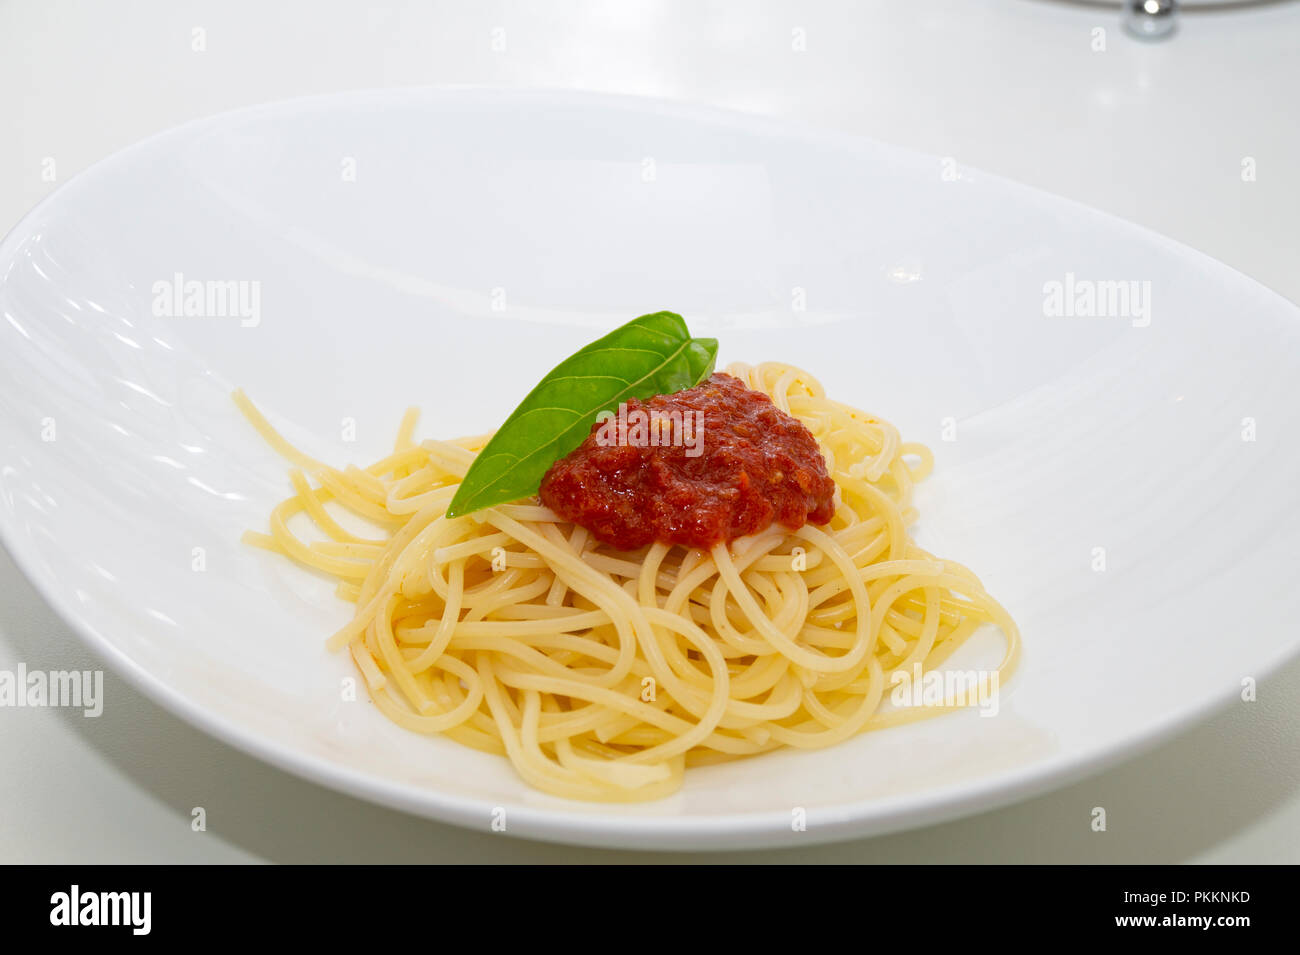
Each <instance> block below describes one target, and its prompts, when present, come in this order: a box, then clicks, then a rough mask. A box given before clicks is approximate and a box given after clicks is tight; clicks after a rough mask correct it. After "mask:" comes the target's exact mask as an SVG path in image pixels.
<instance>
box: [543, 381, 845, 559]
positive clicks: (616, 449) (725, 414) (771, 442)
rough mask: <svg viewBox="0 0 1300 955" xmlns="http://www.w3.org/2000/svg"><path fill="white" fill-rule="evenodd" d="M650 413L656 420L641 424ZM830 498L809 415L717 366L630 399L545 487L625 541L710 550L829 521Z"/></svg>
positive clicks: (587, 523) (570, 511) (594, 529)
mask: <svg viewBox="0 0 1300 955" xmlns="http://www.w3.org/2000/svg"><path fill="white" fill-rule="evenodd" d="M624 418H625V419H626V426H624ZM647 420H648V421H649V422H650V427H648V428H642V427H638V425H639V424H641V423H642V422H645V421H647ZM647 438H648V440H647ZM834 497H835V482H834V481H832V480H831V477H830V475H829V473H827V470H826V460H825V458H823V457H822V453H821V449H820V448H819V447H818V446H817V441H816V439H814V438H813V436H812V433H811V432H810V431H809V430H808V429H807V428H806V427H804V425H803V423H802V422H800V421H798V420H797V419H795V418H793V417H791V416H790V415H788V414H786V413H785V412H783V411H781V410H780V409H779V408H777V407H776V406H775V405H774V404H772V401H771V399H770V398H768V396H767V395H765V394H763V393H762V392H760V391H754V390H752V389H750V388H748V387H746V385H745V384H744V383H743V382H741V381H740V380H739V379H737V378H733V377H732V376H730V375H726V374H722V373H721V372H719V373H717V374H714V375H713V376H712V377H711V378H709V380H708V381H705V382H703V383H701V384H699V385H696V386H695V387H694V388H688V389H686V390H685V391H679V392H676V393H675V394H671V395H657V396H656V397H654V398H651V399H649V400H648V401H639V400H637V399H632V400H631V401H629V402H627V404H626V406H625V408H621V409H620V412H619V415H618V416H617V418H616V419H615V420H613V421H605V422H601V421H597V423H596V424H594V425H593V426H592V429H591V433H590V434H588V435H587V437H586V438H585V439H584V440H583V442H582V444H581V445H579V446H578V447H577V448H576V449H575V450H574V451H573V452H572V453H571V454H569V455H568V456H567V457H564V458H561V459H560V460H559V461H556V462H555V464H553V465H552V466H551V469H550V470H549V471H547V472H546V476H545V477H544V478H543V479H542V486H541V499H542V503H543V504H545V505H546V506H547V507H549V508H551V509H552V510H553V511H555V512H556V513H557V514H559V515H560V516H561V517H563V518H564V519H565V520H569V521H572V522H573V523H575V524H579V525H581V526H582V527H585V528H586V529H587V530H589V531H590V532H591V533H592V534H593V535H594V536H595V537H596V538H597V539H598V540H600V541H603V542H604V543H606V544H609V545H610V546H612V547H615V548H618V549H619V550H636V549H637V548H639V547H644V546H645V545H647V544H649V543H651V542H653V541H662V542H663V543H666V544H681V545H683V546H685V547H701V548H709V547H711V546H713V545H714V544H717V543H720V542H722V541H727V542H730V541H732V540H735V539H736V538H737V537H742V536H744V535H746V534H755V533H758V532H759V531H761V530H764V529H765V528H767V527H768V526H770V525H771V524H772V523H773V522H776V523H779V524H781V525H783V526H784V527H787V528H790V529H791V530H797V529H798V528H800V527H802V526H803V525H804V524H805V523H807V522H812V523H814V524H825V523H827V522H828V521H830V519H831V515H832V514H833V513H834V510H835V501H834Z"/></svg>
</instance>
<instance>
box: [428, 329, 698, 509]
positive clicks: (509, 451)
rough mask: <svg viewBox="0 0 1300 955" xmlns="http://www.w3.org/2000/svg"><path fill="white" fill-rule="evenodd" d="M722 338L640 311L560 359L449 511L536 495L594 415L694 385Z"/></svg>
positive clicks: (478, 461) (485, 453)
mask: <svg viewBox="0 0 1300 955" xmlns="http://www.w3.org/2000/svg"><path fill="white" fill-rule="evenodd" d="M717 353H718V341H717V339H715V338H692V337H691V333H690V331H688V330H687V328H686V322H685V321H684V320H683V319H682V317H681V316H680V315H677V314H675V313H673V312H655V313H654V314H652V315H642V316H641V317H640V318H634V319H633V320H632V321H630V322H628V323H627V324H626V325H622V326H620V327H618V328H616V329H614V330H613V331H612V332H610V333H609V334H608V335H606V336H605V337H604V338H600V339H597V340H596V341H594V342H592V343H591V344H590V345H587V346H586V347H585V348H583V349H581V350H580V351H577V352H575V353H574V354H573V355H571V356H570V357H568V358H566V359H565V360H564V361H562V362H560V363H559V364H558V365H556V366H555V368H554V369H553V370H552V371H551V373H550V374H549V375H547V376H546V377H545V378H543V379H542V380H541V382H540V383H539V384H538V385H537V387H536V388H534V389H533V390H532V391H530V392H529V393H528V396H527V397H526V398H524V400H523V401H522V402H520V404H519V407H518V408H516V409H515V410H514V411H513V412H511V414H510V417H508V418H506V420H505V423H504V424H502V425H501V428H500V430H498V431H497V433H496V434H494V435H493V436H492V439H491V440H490V441H488V443H487V445H486V446H485V447H484V448H483V450H482V451H480V452H479V454H478V457H477V458H475V459H474V463H473V464H471V465H470V468H469V471H468V472H467V473H466V474H465V480H464V481H462V482H461V485H460V487H459V489H457V491H456V495H455V497H453V498H452V499H451V504H450V505H449V506H448V507H447V516H448V517H461V516H463V515H465V514H470V513H473V512H474V511H477V510H481V509H482V508H485V507H493V506H495V505H497V504H504V503H506V502H508V501H516V500H518V499H519V498H521V497H526V496H528V495H529V494H535V493H537V489H538V488H539V487H540V486H541V483H542V478H543V477H544V476H545V475H546V472H547V471H548V470H549V469H550V467H551V465H552V464H554V463H555V462H556V461H558V460H559V459H560V458H562V457H564V456H565V455H566V454H568V453H569V452H570V451H572V450H573V449H574V448H576V447H577V446H578V445H580V444H581V443H582V439H583V438H585V437H586V436H587V434H588V433H589V432H590V431H591V425H592V424H593V423H594V422H595V420H596V415H598V414H600V412H602V411H613V410H615V409H616V408H617V407H618V405H619V403H620V402H624V401H627V400H628V399H629V398H642V399H644V398H651V397H653V396H655V395H666V394H671V393H672V392H674V391H681V390H682V389H684V388H693V387H694V386H696V385H698V384H699V383H700V382H701V381H703V380H704V379H705V378H707V377H709V375H711V374H712V373H713V364H714V361H715V359H716V358H717Z"/></svg>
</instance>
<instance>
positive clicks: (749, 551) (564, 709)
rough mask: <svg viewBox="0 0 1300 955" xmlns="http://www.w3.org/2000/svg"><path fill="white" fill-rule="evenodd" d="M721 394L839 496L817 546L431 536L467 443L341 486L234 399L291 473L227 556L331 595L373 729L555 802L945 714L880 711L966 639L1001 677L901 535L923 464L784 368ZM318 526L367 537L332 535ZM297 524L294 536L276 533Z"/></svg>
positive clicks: (475, 443) (606, 796)
mask: <svg viewBox="0 0 1300 955" xmlns="http://www.w3.org/2000/svg"><path fill="white" fill-rule="evenodd" d="M727 372H728V373H729V374H731V375H733V376H735V377H737V378H739V379H741V380H742V381H743V382H745V383H746V384H747V385H748V386H749V387H750V388H753V389H756V390H759V391H762V392H764V393H766V394H767V395H769V396H770V397H771V399H772V401H773V403H774V404H775V405H776V406H777V407H778V408H780V409H781V410H782V411H785V412H787V413H789V414H791V415H793V416H794V417H795V418H797V419H798V420H799V421H801V422H802V423H803V424H804V425H805V426H806V427H807V428H808V429H809V430H810V431H811V432H812V434H813V436H814V437H815V438H816V440H817V443H818V445H819V446H820V448H821V450H822V453H823V454H824V456H825V458H826V462H827V466H828V470H829V473H830V475H831V476H832V477H833V479H834V481H835V484H836V486H837V488H838V495H837V498H838V501H837V506H836V509H835V513H834V516H833V517H832V519H831V522H830V523H829V524H827V525H824V526H822V527H817V526H813V525H811V524H805V525H804V526H803V527H801V528H799V529H798V530H794V531H791V530H788V529H787V528H785V527H782V526H779V525H773V526H772V527H769V528H768V529H767V530H765V531H762V532H760V533H757V534H754V535H751V536H748V537H742V538H739V539H737V540H735V541H733V542H732V543H731V544H730V545H727V544H725V543H724V544H718V545H715V546H713V547H712V548H710V549H708V550H704V549H700V548H687V547H682V546H669V545H666V544H663V543H652V544H650V545H648V546H646V547H642V548H641V549H639V550H636V551H620V550H614V549H612V548H611V547H609V546H607V545H604V544H601V543H600V542H599V541H597V540H595V539H594V538H593V537H592V536H591V535H590V534H589V533H588V532H587V531H586V530H584V529H583V528H582V527H580V526H577V525H574V524H569V523H566V522H565V521H563V520H562V519H561V518H559V517H558V516H557V515H556V514H555V513H554V512H553V511H551V510H550V509H549V508H546V507H543V506H540V505H539V504H537V503H536V502H535V501H531V502H530V501H521V502H516V503H512V504H505V505H501V506H498V507H494V508H488V509H485V510H482V511H479V512H476V513H473V514H469V515H466V516H464V517H457V518H451V519H449V518H447V517H446V515H445V511H446V508H447V504H448V502H449V501H450V500H451V497H452V495H453V494H455V492H456V489H457V487H458V485H459V482H460V480H461V479H462V478H463V477H464V475H465V472H466V470H467V469H468V468H469V466H470V464H471V463H472V461H473V460H474V456H475V454H476V452H477V451H479V450H480V449H481V448H482V447H483V445H484V444H485V443H486V441H487V439H488V437H490V436H489V435H483V436H479V437H472V438H463V439H460V440H455V441H432V440H426V441H423V442H420V443H418V444H417V443H416V442H415V440H414V437H413V432H414V428H415V424H416V413H415V412H414V410H412V411H408V412H407V414H406V415H405V417H404V418H403V419H402V423H401V426H400V428H399V433H398V438H397V442H396V446H395V448H394V451H393V453H392V454H390V455H389V456H388V457H386V458H384V459H383V460H381V461H378V462H376V463H375V464H372V465H371V466H369V467H367V468H364V469H362V468H357V467H347V468H344V469H342V470H339V469H335V468H331V467H328V466H326V465H324V464H321V463H320V462H318V461H316V460H315V459H313V458H310V457H308V456H307V455H305V454H303V453H302V452H301V451H299V450H297V449H296V448H294V447H293V446H292V445H290V444H289V443H288V442H287V441H285V440H284V438H283V437H281V436H280V435H279V434H278V433H277V432H276V431H275V430H274V429H273V428H272V426H271V425H270V423H269V422H268V421H267V420H266V419H265V418H264V417H263V416H262V415H261V413H260V412H258V411H257V409H256V408H255V407H254V406H253V405H252V403H251V402H249V400H248V399H247V398H246V397H245V396H244V395H243V394H242V393H241V392H236V393H235V396H234V397H235V400H236V402H237V403H238V404H239V406H240V408H241V410H242V411H243V412H244V414H245V415H246V417H247V418H248V419H249V421H250V422H251V423H252V424H253V426H254V427H255V428H256V429H257V430H258V431H259V432H260V433H261V434H262V436H263V437H264V438H265V439H266V440H267V441H268V443H269V444H270V445H271V446H272V447H273V448H274V449H275V450H277V451H278V452H280V453H281V454H282V455H284V456H285V457H286V458H287V459H288V460H289V461H290V462H291V463H292V464H293V465H294V467H293V469H292V470H291V471H290V472H289V477H290V482H291V485H292V487H293V491H294V493H293V495H292V496H291V497H289V498H288V499H286V500H285V501H284V502H283V503H281V504H280V505H279V506H278V507H276V508H275V510H274V511H273V512H272V514H271V517H270V527H269V533H256V532H251V531H250V532H248V533H247V534H246V535H245V540H246V541H247V542H248V543H250V544H254V545H257V546H259V547H263V548H266V549H268V550H271V551H274V552H276V553H279V554H283V555H284V556H286V557H289V558H291V559H293V560H295V561H297V562H298V563H300V564H303V565H305V566H307V567H310V568H312V569H315V570H318V571H321V572H323V573H326V574H329V575H331V576H333V577H335V578H337V581H338V584H337V593H338V595H339V596H340V597H342V598H343V599H345V600H348V601H350V602H352V603H353V604H355V608H356V609H355V612H354V613H353V616H352V619H351V620H350V621H349V622H348V623H347V624H346V625H344V626H343V627H342V628H341V629H340V630H339V631H338V632H337V633H335V634H334V635H333V636H332V637H331V638H330V639H329V646H330V647H331V648H332V649H335V650H341V649H345V648H346V649H347V650H348V651H349V652H350V653H351V655H352V658H353V660H354V661H355V662H356V666H357V668H358V670H359V671H360V673H361V675H362V676H363V678H364V679H365V682H366V685H367V687H368V689H369V692H370V696H371V699H372V700H373V701H374V703H375V705H376V706H377V707H378V708H379V709H380V710H381V711H382V712H383V713H384V714H385V715H387V716H388V717H389V718H390V719H391V720H392V721H393V722H395V723H397V724H399V725H400V726H403V727H405V728H406V729H409V730H413V731H415V732H419V733H429V734H432V733H440V734H444V735H447V736H449V737H451V738H452V739H454V740H456V741H458V742H460V743H463V744H465V745H467V746H472V747H475V748H476V749H480V750H483V751H486V752H490V753H496V754H500V755H505V756H507V757H508V758H509V759H510V761H511V762H512V763H513V765H514V767H515V769H516V770H517V771H518V773H519V774H520V776H522V777H523V779H524V780H526V781H527V782H528V783H529V784H531V785H532V786H534V787H536V788H538V789H541V790H544V791H546V792H549V793H553V794H556V795H559V796H564V797H568V798H573V799H585V800H599V801H634V800H645V799H654V798H658V797H662V796H665V795H667V794H669V793H671V792H673V791H675V790H676V789H677V788H678V787H679V786H680V785H681V783H682V779H683V776H684V773H685V771H686V768H687V767H688V766H694V765H699V764H704V763H710V762H716V761H719V760H727V759H734V758H738V757H743V756H752V755H756V754H758V753H762V752H766V751H768V750H773V749H776V748H779V747H783V746H792V747H799V748H815V747H825V746H830V745H833V744H836V743H839V742H842V741H843V740H845V739H847V738H849V737H850V736H853V735H855V734H857V733H860V732H863V731H865V730H873V729H881V728H884V727H888V726H893V725H896V724H898V723H902V722H905V721H907V720H910V719H915V718H918V717H920V716H928V715H932V714H934V713H938V712H943V711H946V710H951V709H955V708H957V707H956V706H955V705H953V704H949V703H945V704H941V705H937V706H936V705H930V706H924V707H914V708H901V709H891V708H889V707H888V706H884V707H882V703H883V702H884V700H885V699H886V697H887V694H888V688H889V686H890V685H891V681H893V680H894V679H896V675H897V674H908V675H909V676H910V675H912V674H916V673H923V672H931V671H933V670H934V669H935V668H937V667H939V666H940V665H941V664H942V663H943V662H944V661H945V660H946V659H947V658H948V657H949V656H950V655H951V654H952V653H953V652H954V651H955V650H956V649H957V648H958V647H960V646H961V645H962V644H963V643H964V642H965V641H966V640H967V639H968V638H969V637H970V636H971V634H973V633H974V632H975V631H976V630H977V629H978V628H979V627H980V626H982V625H984V624H994V625H996V626H997V627H998V628H999V629H1000V630H1001V631H1002V634H1003V635H1004V638H1005V643H1006V650H1005V653H1004V655H1003V659H1002V662H1001V664H1000V665H999V669H998V677H999V680H1003V679H1005V678H1006V677H1007V676H1009V675H1010V673H1011V671H1012V669H1013V668H1014V666H1015V663H1016V659H1017V656H1018V652H1019V635H1018V631H1017V628H1016V625H1015V623H1014V621H1012V619H1011V617H1010V616H1009V615H1008V614H1007V612H1006V611H1005V610H1004V609H1003V608H1002V607H1001V606H1000V605H999V604H998V603H997V602H996V601H995V600H994V599H993V598H992V597H991V596H989V594H988V593H987V592H986V591H985V590H984V588H983V586H982V585H981V584H980V582H979V580H978V578H976V576H975V575H974V574H973V573H971V572H970V571H969V570H967V569H966V568H964V567H962V566H960V565H958V564H956V563H953V562H952V561H949V560H941V559H938V558H935V557H933V556H932V555H930V554H928V553H926V552H925V551H923V550H921V549H920V548H919V547H917V546H916V544H915V543H913V542H912V540H911V539H910V537H909V536H908V531H907V528H908V526H909V525H910V524H911V523H912V522H913V521H914V520H915V519H916V517H917V513H916V510H915V509H914V508H913V507H912V503H911V498H912V487H913V485H914V484H915V483H916V482H917V481H919V480H921V479H923V478H924V477H925V476H926V475H927V474H929V472H930V470H931V468H932V466H933V458H932V456H931V454H930V452H929V450H928V449H926V448H925V447H924V446H922V445H919V444H912V443H904V442H902V441H901V440H900V438H899V434H898V432H897V430H896V429H895V428H894V427H893V426H891V425H890V424H888V423H887V422H885V421H883V420H881V419H879V418H877V417H873V416H871V415H868V414H865V413H864V412H861V411H858V410H857V409H854V408H851V407H849V406H847V405H844V404H841V403H839V402H836V401H833V400H831V399H829V398H827V397H826V395H825V393H824V391H823V389H822V387H821V385H820V384H819V383H818V382H817V381H816V380H815V379H814V378H813V377H812V376H811V375H809V374H808V373H806V372H804V371H801V370H799V369H797V368H793V367H791V366H788V365H783V364H778V363H765V364H761V365H758V366H756V367H750V366H747V365H732V366H731V367H730V368H728V369H727ZM309 475H310V478H312V479H314V480H315V484H313V483H312V481H311V480H310V479H309ZM339 507H342V508H343V509H344V510H346V511H349V512H351V513H352V514H354V515H356V516H359V517H361V518H365V519H366V520H368V521H369V522H372V523H373V524H375V525H378V526H379V527H380V528H382V529H383V533H382V536H379V537H366V536H361V535H358V534H354V533H353V532H352V531H350V530H348V529H347V528H345V527H344V526H343V524H341V523H340V522H339V520H338V519H336V516H335V514H336V511H335V509H336V508H339ZM297 515H305V517H306V518H307V519H309V521H310V523H311V525H313V527H314V532H313V533H312V534H311V535H302V536H299V535H298V534H296V533H294V532H293V531H291V530H290V522H291V520H293V519H295V517H296V516H297ZM299 520H301V518H299Z"/></svg>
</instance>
